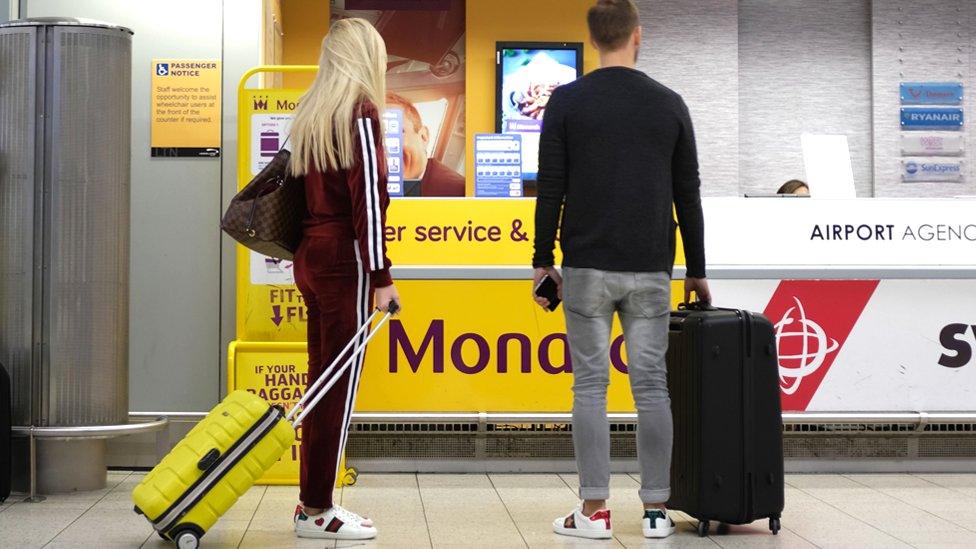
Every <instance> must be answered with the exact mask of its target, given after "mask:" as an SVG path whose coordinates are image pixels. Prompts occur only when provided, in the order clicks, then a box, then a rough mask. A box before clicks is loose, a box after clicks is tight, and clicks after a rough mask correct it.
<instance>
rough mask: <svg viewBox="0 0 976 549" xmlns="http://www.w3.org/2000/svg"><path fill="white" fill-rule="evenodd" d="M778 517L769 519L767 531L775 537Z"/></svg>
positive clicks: (777, 528)
mask: <svg viewBox="0 0 976 549" xmlns="http://www.w3.org/2000/svg"><path fill="white" fill-rule="evenodd" d="M779 527H780V525H779V517H773V518H770V519H769V531H770V532H772V533H773V535H774V536H775V535H776V534H778V533H779Z"/></svg>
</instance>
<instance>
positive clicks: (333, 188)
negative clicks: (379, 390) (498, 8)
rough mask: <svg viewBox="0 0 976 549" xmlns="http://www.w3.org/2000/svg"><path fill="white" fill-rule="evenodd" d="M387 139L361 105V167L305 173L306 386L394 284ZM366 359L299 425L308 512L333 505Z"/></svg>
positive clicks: (373, 113)
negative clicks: (388, 243) (386, 232)
mask: <svg viewBox="0 0 976 549" xmlns="http://www.w3.org/2000/svg"><path fill="white" fill-rule="evenodd" d="M382 139H383V128H382V126H381V121H380V116H379V112H378V110H377V109H376V107H375V106H374V105H372V104H371V103H364V104H362V105H360V107H359V108H358V109H357V111H356V115H355V120H354V140H355V143H356V164H355V165H354V166H353V167H352V168H350V169H348V170H329V171H326V172H322V171H319V170H315V169H311V170H310V171H309V173H308V174H307V175H306V176H305V197H306V199H307V201H308V217H307V218H306V220H305V238H304V239H303V240H302V243H301V245H300V246H299V248H298V251H297V252H296V254H295V282H296V284H297V285H298V289H299V290H300V291H301V292H302V297H304V299H305V306H306V307H307V308H308V374H309V375H308V383H309V386H311V384H312V383H314V382H315V380H316V379H317V378H318V377H319V376H320V375H321V374H322V371H323V370H324V369H325V368H326V367H327V366H328V365H329V364H331V363H332V361H333V360H334V359H335V358H336V356H337V355H338V354H339V352H340V351H341V350H342V349H343V347H345V345H346V343H347V342H348V341H349V340H350V339H351V338H352V337H353V336H354V335H355V334H356V330H358V329H359V327H360V326H361V325H362V324H363V322H365V321H366V318H367V317H369V314H370V310H371V304H372V302H373V289H374V288H382V287H384V286H389V285H390V284H392V283H393V280H392V279H391V278H390V270H389V268H390V261H389V260H388V259H387V258H386V249H385V244H384V241H383V228H384V226H385V223H386V208H387V206H388V205H389V202H390V197H389V195H388V194H387V190H386V159H385V156H384V154H383V141H382ZM365 338H366V335H365V334H364V335H362V336H361V337H360V339H359V341H357V345H358V344H359V343H360V342H362V341H363V340H364V339H365ZM350 352H351V350H350ZM365 354H366V353H365V351H364V352H363V353H361V354H360V355H359V356H358V357H356V358H355V359H353V362H352V364H351V365H350V367H349V368H348V369H347V370H346V371H345V373H343V375H342V377H341V378H340V379H339V381H338V382H336V384H335V385H334V386H333V387H332V388H331V389H330V390H329V393H328V394H327V395H325V397H324V398H323V399H322V400H321V401H320V402H319V404H318V405H317V406H316V407H315V409H314V410H312V412H310V413H309V415H308V416H307V417H306V418H305V420H304V422H303V423H302V445H301V495H300V498H301V501H302V502H303V503H304V504H305V505H307V506H308V507H318V508H328V507H331V506H332V489H333V487H334V486H335V480H336V476H337V474H338V467H339V461H340V458H341V456H342V453H343V450H344V448H345V445H346V438H347V435H348V431H349V419H350V416H351V414H352V409H353V405H354V404H355V402H356V391H357V390H358V389H359V377H360V374H361V373H362V368H363V358H364V355H365ZM346 358H347V357H343V358H342V361H340V362H339V364H340V365H341V364H342V363H343V362H344V361H345V359H346Z"/></svg>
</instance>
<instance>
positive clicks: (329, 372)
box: [285, 301, 400, 429]
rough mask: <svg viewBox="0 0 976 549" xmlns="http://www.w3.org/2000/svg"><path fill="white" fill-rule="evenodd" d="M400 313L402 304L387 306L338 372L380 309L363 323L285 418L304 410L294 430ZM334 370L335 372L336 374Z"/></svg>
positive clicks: (299, 415)
mask: <svg viewBox="0 0 976 549" xmlns="http://www.w3.org/2000/svg"><path fill="white" fill-rule="evenodd" d="M399 311H400V304H399V303H397V302H396V301H390V304H389V305H388V306H387V311H386V314H384V315H383V317H382V318H380V321H379V322H378V323H377V324H376V328H375V329H374V330H373V331H372V332H370V333H369V335H368V336H367V337H366V339H365V340H364V341H363V342H362V343H360V344H359V345H358V346H356V348H355V350H353V352H352V353H350V354H349V357H348V358H347V359H346V360H345V362H343V364H342V366H340V367H339V368H338V370H336V364H337V363H338V362H339V359H341V358H342V356H343V355H344V354H346V351H348V350H349V348H350V347H351V346H352V345H353V343H354V342H355V341H356V340H358V339H359V338H360V336H361V335H362V334H363V332H364V331H365V330H367V329H369V326H370V324H371V323H372V321H373V319H374V318H375V317H376V315H377V314H379V313H380V309H379V308H376V309H375V310H374V311H373V314H371V315H370V316H369V318H368V319H367V320H366V322H365V323H363V325H362V326H360V328H359V330H358V331H357V332H356V334H355V335H354V336H353V337H352V339H350V340H349V343H347V344H346V347H345V348H344V349H343V350H342V351H341V352H339V355H338V356H337V357H336V359H335V360H333V361H332V364H330V365H329V367H328V368H326V369H325V371H324V372H322V375H320V376H319V378H318V379H317V380H315V383H314V384H312V386H311V387H310V388H309V390H308V391H306V392H305V396H303V397H302V399H301V400H299V401H298V404H296V405H295V406H294V407H292V409H291V411H290V412H288V415H287V416H286V417H285V419H289V420H290V419H291V418H292V417H294V416H295V413H296V412H297V411H298V409H299V408H301V410H302V411H301V413H299V414H298V417H297V418H295V420H294V421H292V426H293V427H294V428H296V429H297V428H298V427H299V426H301V424H302V421H304V420H305V417H306V416H307V415H308V414H309V413H310V412H311V411H312V409H314V408H315V405H316V404H318V403H319V401H320V400H322V397H324V396H325V395H326V394H327V393H328V392H329V389H331V388H332V386H333V385H335V384H336V382H338V381H339V378H340V377H342V373H343V372H345V370H346V368H348V367H349V365H350V364H352V361H353V360H355V359H356V357H358V356H359V354H360V353H361V352H363V349H365V348H366V345H367V344H369V342H370V340H372V339H373V338H374V337H376V334H378V333H379V331H380V328H382V327H383V324H385V323H386V321H387V320H389V319H390V317H391V316H392V315H394V314H396V313H397V312H399ZM333 370H335V372H334V373H333ZM323 383H324V384H325V385H324V386H322V384H323ZM309 398H311V401H310V402H308V403H307V404H306V403H305V401H307V400H308V399H309Z"/></svg>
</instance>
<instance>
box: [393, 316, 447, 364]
mask: <svg viewBox="0 0 976 549" xmlns="http://www.w3.org/2000/svg"><path fill="white" fill-rule="evenodd" d="M431 345H433V347H434V373H435V374H442V373H444V321H443V320H440V319H437V320H433V321H431V323H430V326H429V327H428V328H427V333H426V334H424V340H423V341H422V342H421V343H420V350H414V348H413V345H412V344H411V343H410V338H409V337H408V336H407V332H406V330H404V329H403V323H401V322H400V321H399V320H396V319H394V320H391V321H390V373H391V374H395V373H396V372H397V367H398V363H399V360H400V353H398V352H397V349H402V350H403V356H404V357H405V358H406V359H407V364H408V365H409V366H410V369H411V370H412V371H413V373H415V374H416V373H417V371H418V370H419V369H420V363H421V362H422V361H423V358H424V356H426V355H427V349H428V348H429V347H430V346H431Z"/></svg>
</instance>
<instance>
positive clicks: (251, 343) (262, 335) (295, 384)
mask: <svg viewBox="0 0 976 549" xmlns="http://www.w3.org/2000/svg"><path fill="white" fill-rule="evenodd" d="M317 70H318V67H317V66H314V65H303V66H262V67H256V68H254V69H252V70H250V71H248V72H247V73H245V74H244V76H243V78H242V79H241V82H240V85H239V88H238V149H239V154H238V184H239V186H240V187H243V186H244V185H245V184H246V183H247V182H248V181H249V180H250V179H251V178H252V177H253V176H254V175H256V174H257V172H258V171H259V170H260V169H261V168H262V167H263V166H264V163H266V162H267V161H268V160H270V158H271V157H273V156H274V153H276V152H277V151H278V149H279V148H280V146H281V144H282V143H284V140H285V139H286V138H287V135H288V130H289V128H290V121H291V112H292V111H293V110H294V108H295V105H297V102H298V100H299V98H300V97H301V95H302V94H303V93H304V90H301V89H277V88H276V89H265V88H249V87H247V83H248V81H249V80H250V79H251V78H252V77H254V76H255V75H261V74H268V73H302V72H306V73H308V72H315V71H317ZM475 131H476V128H472V127H470V126H468V127H466V132H467V133H468V134H470V135H468V136H467V138H468V139H469V140H470V139H473V133H474V132H475ZM534 211H535V201H534V200H533V199H531V198H502V199H494V198H492V199H487V198H394V199H393V200H392V202H391V205H390V209H389V212H388V219H387V228H386V234H385V237H386V243H387V247H388V251H389V254H388V255H389V257H390V259H391V260H392V262H393V265H394V269H393V275H394V278H395V279H396V281H397V282H396V284H397V288H398V290H399V293H400V296H401V298H402V301H403V304H404V312H403V313H402V315H401V316H400V317H399V318H397V319H394V320H392V321H391V322H390V323H389V325H388V327H384V328H383V330H384V332H385V333H380V334H378V335H377V337H376V339H374V341H373V343H372V344H371V345H370V347H369V352H368V353H367V355H366V363H365V370H364V373H363V379H362V382H361V385H360V390H359V395H358V397H357V399H356V410H357V412H358V413H377V414H383V415H384V416H388V415H397V414H414V415H416V414H430V413H445V414H446V413H472V414H480V413H513V414H519V413H562V412H567V411H569V410H570V408H571V404H572V395H571V385H572V375H571V373H572V365H571V363H570V361H569V356H568V352H567V344H566V335H565V326H564V322H563V316H562V314H561V313H559V312H556V313H547V312H545V311H543V310H542V309H541V308H539V307H538V306H537V305H536V304H535V303H534V302H533V300H532V299H531V295H530V294H531V282H530V281H529V279H530V278H531V269H530V268H529V263H530V258H531V255H532V235H533V230H534V223H533V222H534ZM489 233H490V234H492V235H494V236H495V238H490V239H489V238H485V237H484V236H485V235H487V234H489ZM559 259H560V258H559V257H558V255H557V261H558V260H559ZM677 261H678V263H683V255H682V253H681V246H680V243H679V245H678V257H677ZM291 269H292V266H291V264H290V262H287V261H279V260H276V259H273V258H267V257H264V256H261V255H260V254H257V253H253V252H251V251H250V250H247V249H246V248H244V247H243V246H238V252H237V340H236V341H234V342H233V343H232V344H231V346H230V351H229V360H228V362H229V364H228V368H229V371H228V377H227V379H228V390H229V391H233V390H235V389H245V390H248V391H251V392H253V393H256V394H258V395H260V396H262V397H263V398H265V399H266V400H268V401H269V402H271V403H272V404H281V405H284V406H286V407H288V406H291V405H292V404H293V403H294V402H296V401H297V400H298V399H299V398H300V397H301V394H302V391H303V390H304V388H305V375H306V372H307V360H308V358H307V354H306V347H305V343H304V342H305V337H306V327H305V307H304V304H303V303H302V298H301V294H300V293H299V291H298V289H297V288H296V287H295V285H294V278H293V276H292V270H291ZM674 284H675V286H673V289H674V290H675V291H674V292H673V294H674V295H673V296H672V300H673V301H674V302H675V303H676V302H677V301H678V300H677V299H676V298H678V297H680V296H679V295H678V290H680V287H679V286H678V284H680V282H678V283H674ZM612 337H613V338H614V340H613V344H612V345H611V351H612V352H611V365H612V368H611V383H610V392H609V408H610V410H611V411H612V412H633V410H634V407H633V401H632V400H631V396H630V390H629V387H628V386H627V376H626V374H625V372H626V350H625V349H624V346H623V339H622V336H621V330H620V327H619V326H615V328H614V333H613V336H612ZM355 417H356V415H355V414H354V421H355ZM300 438H301V437H300V434H299V439H300ZM297 478H298V448H297V446H296V447H294V448H293V449H292V451H291V452H286V454H285V456H284V457H283V458H282V460H281V461H280V462H279V463H278V464H277V465H276V466H275V467H274V468H272V470H271V471H270V472H269V473H268V474H267V475H266V476H265V478H263V479H262V481H263V482H266V483H279V484H294V483H296V482H297ZM348 480H353V479H352V478H351V477H350V479H348Z"/></svg>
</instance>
